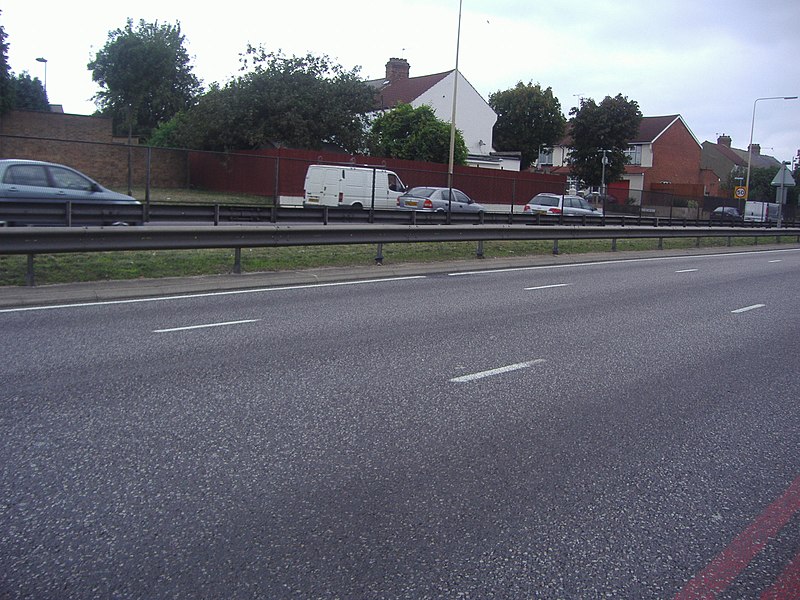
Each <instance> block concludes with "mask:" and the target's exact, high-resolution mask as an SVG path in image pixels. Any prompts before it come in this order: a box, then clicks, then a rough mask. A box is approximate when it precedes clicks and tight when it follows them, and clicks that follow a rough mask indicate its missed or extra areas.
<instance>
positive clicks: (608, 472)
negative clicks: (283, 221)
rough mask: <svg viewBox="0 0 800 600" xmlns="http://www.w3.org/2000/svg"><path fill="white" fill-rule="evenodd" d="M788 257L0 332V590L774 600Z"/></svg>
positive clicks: (794, 313)
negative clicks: (1, 342) (0, 352)
mask: <svg viewBox="0 0 800 600" xmlns="http://www.w3.org/2000/svg"><path fill="white" fill-rule="evenodd" d="M799 303H800V251H798V250H788V249H787V250H784V251H774V252H754V253H747V254H741V255H737V254H730V255H716V256H709V257H703V256H695V257H688V256H684V257H680V258H666V257H663V258H659V259H650V260H636V261H617V262H613V263H597V264H576V265H569V266H561V267H540V268H530V269H512V270H503V271H493V272H483V273H447V274H438V275H427V276H420V277H407V278H395V279H383V280H374V281H358V282H350V283H347V282H345V283H338V284H319V285H301V286H284V287H282V288H272V289H262V290H247V291H233V292H226V293H224V294H205V295H196V296H186V297H182V298H160V299H158V298H156V299H152V298H151V299H146V300H143V299H139V300H135V301H127V302H107V303H98V304H92V303H84V304H82V305H79V306H57V307H47V308H41V309H36V308H33V309H31V307H28V308H26V309H21V310H17V309H4V310H2V311H0V331H2V334H3V340H4V352H3V358H4V359H3V361H2V364H1V365H0V382H2V400H1V401H0V474H2V479H1V480H0V496H1V497H0V598H4V599H5V598H37V599H38V598H54V599H56V598H57V599H69V598H81V599H83V598H148V599H152V598H358V599H361V598H364V599H371V598H414V599H416V598H475V599H483V598H581V599H583V598H713V597H716V598H728V599H733V598H737V599H738V598H755V599H759V600H768V599H776V600H778V599H783V600H787V599H791V598H798V589H800V408H799V407H798V398H800V370H799V369H798V354H800V321H799V320H798V319H800V315H798V304H799Z"/></svg>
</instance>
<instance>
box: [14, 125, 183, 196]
mask: <svg viewBox="0 0 800 600" xmlns="http://www.w3.org/2000/svg"><path fill="white" fill-rule="evenodd" d="M150 152H151V154H150V182H151V186H154V187H168V188H169V187H185V186H186V183H187V181H188V157H187V152H185V151H183V150H168V149H160V148H153V149H151V151H150ZM128 155H129V147H128V146H127V145H126V144H123V143H118V142H114V138H113V136H112V127H111V119H109V118H106V117H91V116H85V115H69V114H64V113H47V112H34V111H12V112H10V113H8V114H6V115H3V117H2V118H0V158H29V159H33V160H45V161H49V162H55V163H60V164H64V165H68V166H70V167H73V168H75V169H78V170H79V171H82V172H83V173H86V174H87V175H88V176H89V177H91V178H92V179H96V180H97V181H99V182H100V183H102V184H103V185H105V186H106V187H110V188H112V189H116V190H120V191H125V188H126V187H127V183H128ZM130 158H131V161H130V164H131V180H132V185H133V187H140V188H141V187H144V185H145V183H146V179H147V163H148V149H147V148H146V147H138V146H132V147H130Z"/></svg>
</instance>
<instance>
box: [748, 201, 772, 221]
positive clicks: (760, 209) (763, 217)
mask: <svg viewBox="0 0 800 600" xmlns="http://www.w3.org/2000/svg"><path fill="white" fill-rule="evenodd" d="M779 211H780V205H779V204H778V203H777V202H755V201H750V200H748V201H747V202H745V203H744V220H745V221H752V222H755V223H765V222H767V221H771V222H773V223H777V222H778V213H779Z"/></svg>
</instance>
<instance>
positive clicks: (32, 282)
mask: <svg viewBox="0 0 800 600" xmlns="http://www.w3.org/2000/svg"><path fill="white" fill-rule="evenodd" d="M25 285H28V286H34V285H36V281H35V280H34V278H33V254H28V270H27V272H26V273H25Z"/></svg>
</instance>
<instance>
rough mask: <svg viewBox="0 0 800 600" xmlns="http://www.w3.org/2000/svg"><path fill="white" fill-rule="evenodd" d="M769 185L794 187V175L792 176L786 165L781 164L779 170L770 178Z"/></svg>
mask: <svg viewBox="0 0 800 600" xmlns="http://www.w3.org/2000/svg"><path fill="white" fill-rule="evenodd" d="M770 185H772V186H775V187H794V185H795V182H794V177H792V173H791V171H789V169H788V168H787V167H786V165H781V170H780V171H778V174H777V175H775V179H773V180H772V183H771V184H770Z"/></svg>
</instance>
